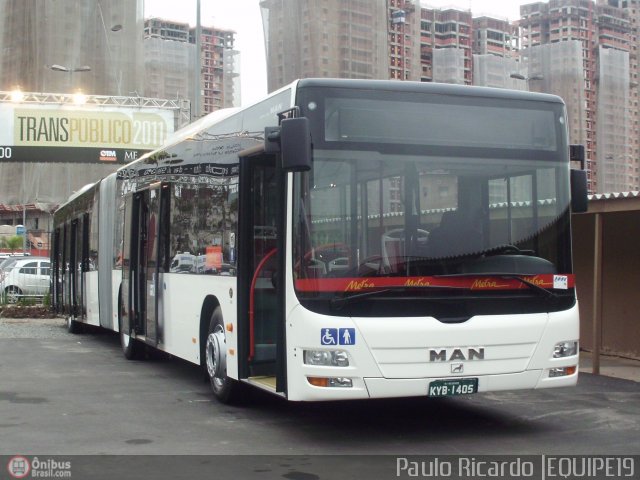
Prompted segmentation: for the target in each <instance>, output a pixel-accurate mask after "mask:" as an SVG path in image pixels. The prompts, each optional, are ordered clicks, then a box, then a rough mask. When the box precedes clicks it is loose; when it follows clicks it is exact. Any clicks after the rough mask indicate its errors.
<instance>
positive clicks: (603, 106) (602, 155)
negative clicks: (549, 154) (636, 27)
mask: <svg viewBox="0 0 640 480" xmlns="http://www.w3.org/2000/svg"><path fill="white" fill-rule="evenodd" d="M613 3H615V2H601V3H595V2H593V1H591V0H550V1H549V2H536V3H531V4H528V5H523V6H522V7H521V8H520V12H521V19H520V28H521V36H522V59H523V63H526V64H527V68H528V76H529V78H539V79H540V80H536V81H533V80H531V81H530V82H529V83H530V85H529V87H530V88H531V89H532V90H538V91H543V92H548V93H555V94H558V95H560V96H562V97H563V99H564V100H565V102H566V103H567V108H568V111H569V127H570V138H571V141H572V142H573V143H581V144H583V145H585V149H586V159H587V170H588V176H589V187H590V190H591V191H592V192H605V191H628V190H632V189H637V188H638V187H637V175H634V172H633V169H632V167H631V165H632V163H633V162H632V160H631V157H632V146H631V145H630V144H629V133H630V132H631V130H630V125H631V123H630V122H631V117H630V107H632V105H631V104H630V92H629V89H630V79H631V72H630V58H631V57H630V51H631V50H632V49H631V47H632V45H631V32H632V28H631V22H630V21H629V18H628V13H627V11H626V10H625V9H623V8H618V6H617V5H616V4H613Z"/></svg>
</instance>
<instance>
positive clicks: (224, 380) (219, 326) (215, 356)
mask: <svg viewBox="0 0 640 480" xmlns="http://www.w3.org/2000/svg"><path fill="white" fill-rule="evenodd" d="M204 350H205V368H206V372H207V375H208V377H209V382H210V383H211V389H212V390H213V394H214V395H215V397H216V398H217V399H218V400H219V401H220V402H222V403H227V404H230V403H234V402H236V401H237V400H238V391H239V387H240V386H239V384H238V382H237V381H235V380H234V379H232V378H229V377H227V340H226V335H225V330H224V321H223V319H222V310H221V309H220V307H216V308H215V310H214V311H213V313H212V314H211V320H210V321H209V329H208V331H207V336H206V338H205V348H204Z"/></svg>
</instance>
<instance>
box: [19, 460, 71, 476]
mask: <svg viewBox="0 0 640 480" xmlns="http://www.w3.org/2000/svg"><path fill="white" fill-rule="evenodd" d="M7 471H8V472H9V475H11V477H13V478H71V462H70V461H59V460H54V459H53V458H38V457H33V458H31V459H29V458H27V457H24V456H22V455H16V456H14V457H11V458H10V459H9V463H8V464H7Z"/></svg>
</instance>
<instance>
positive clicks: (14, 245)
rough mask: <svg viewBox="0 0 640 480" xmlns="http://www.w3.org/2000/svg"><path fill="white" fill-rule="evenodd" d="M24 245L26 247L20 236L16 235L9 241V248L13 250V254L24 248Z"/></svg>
mask: <svg viewBox="0 0 640 480" xmlns="http://www.w3.org/2000/svg"><path fill="white" fill-rule="evenodd" d="M22 245H24V241H23V239H22V237H21V236H20V235H14V236H13V237H9V238H8V239H7V248H9V249H11V252H15V251H16V250H18V249H20V248H22Z"/></svg>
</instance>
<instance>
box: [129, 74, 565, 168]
mask: <svg viewBox="0 0 640 480" xmlns="http://www.w3.org/2000/svg"><path fill="white" fill-rule="evenodd" d="M305 87H317V88H352V89H360V90H380V91H382V90H386V91H397V92H417V93H430V94H435V95H455V96H469V97H484V98H487V97H488V98H496V99H513V100H529V101H538V102H551V103H561V104H564V101H563V100H562V99H561V98H560V97H558V96H556V95H551V94H547V93H537V92H527V91H522V90H508V89H502V88H490V87H477V86H469V85H454V84H449V83H431V82H411V81H398V80H360V79H345V78H305V79H300V80H295V81H293V82H292V83H290V84H288V85H285V86H284V87H282V88H280V89H278V90H276V91H274V92H272V93H270V94H269V95H267V96H266V97H264V98H262V99H260V100H258V101H256V102H254V103H252V104H250V105H247V106H245V107H242V108H227V109H222V110H218V111H215V112H212V113H210V114H208V115H206V116H205V117H202V118H200V119H198V120H196V121H194V122H192V123H190V124H189V125H187V126H185V127H183V128H181V129H180V130H178V131H176V132H175V133H174V134H172V135H171V136H170V137H169V138H168V139H167V141H166V142H165V144H164V145H162V146H161V147H159V148H157V149H155V150H153V151H151V152H148V153H146V154H145V155H143V156H142V157H140V158H139V159H137V160H135V161H133V162H131V163H129V164H127V165H123V166H121V167H120V168H119V169H118V170H119V171H124V170H126V169H131V168H135V167H136V166H139V165H142V164H144V163H146V162H148V159H149V157H152V156H154V155H157V154H158V153H160V152H164V151H166V150H168V149H170V148H172V147H174V146H176V145H178V144H180V143H182V142H184V141H186V140H190V139H197V138H198V137H208V138H213V136H214V135H211V134H210V133H209V132H210V130H211V129H215V127H216V126H218V125H221V124H223V123H229V125H231V124H233V122H234V118H240V117H242V116H243V114H244V113H245V112H247V111H249V110H259V108H258V107H259V106H260V104H265V105H269V103H270V99H275V98H278V97H279V96H281V94H283V92H286V91H289V92H291V97H290V100H289V103H285V104H283V105H282V108H281V109H280V111H283V110H286V109H288V108H291V106H293V101H294V98H295V92H296V91H297V90H298V89H300V88H305ZM259 113H263V112H259ZM271 113H272V115H273V118H274V122H275V121H276V120H275V118H276V117H275V115H276V114H277V113H279V112H271ZM274 126H275V125H274ZM242 133H243V129H239V130H237V131H229V132H225V134H226V135H233V134H238V135H241V134H242ZM252 133H253V134H254V135H255V134H258V135H262V134H263V133H264V132H262V131H261V132H252Z"/></svg>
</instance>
